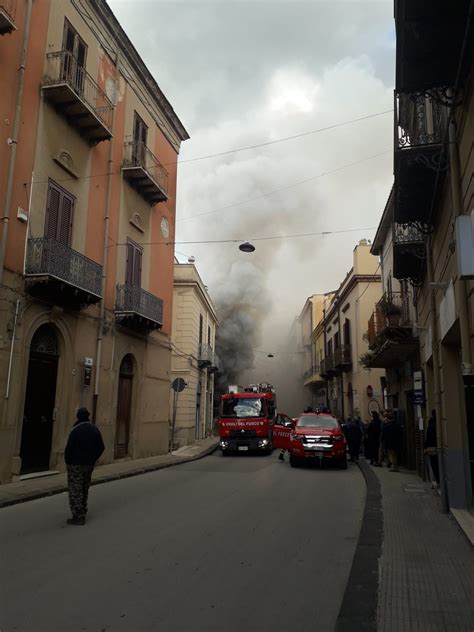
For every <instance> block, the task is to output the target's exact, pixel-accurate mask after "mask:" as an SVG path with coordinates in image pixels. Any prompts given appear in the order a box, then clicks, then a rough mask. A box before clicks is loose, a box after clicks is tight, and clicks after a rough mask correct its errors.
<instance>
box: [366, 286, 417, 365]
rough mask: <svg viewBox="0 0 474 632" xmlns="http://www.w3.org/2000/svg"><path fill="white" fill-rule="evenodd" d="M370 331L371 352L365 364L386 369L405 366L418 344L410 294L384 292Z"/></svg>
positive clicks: (372, 318) (370, 322)
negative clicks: (414, 333) (412, 317)
mask: <svg viewBox="0 0 474 632" xmlns="http://www.w3.org/2000/svg"><path fill="white" fill-rule="evenodd" d="M367 334H368V342H369V350H370V351H369V354H368V356H369V358H367V360H368V361H366V362H365V365H366V366H369V367H371V368H383V369H387V368H393V367H399V366H403V364H404V363H405V362H406V361H407V359H408V358H409V357H410V356H411V355H412V354H413V353H414V352H415V351H416V350H417V348H418V345H419V343H418V338H416V337H415V336H414V335H413V323H412V321H411V317H410V295H409V294H407V293H402V292H390V293H386V294H384V295H383V297H382V298H381V299H380V301H379V302H378V303H377V304H376V306H375V310H374V313H373V314H372V316H371V318H370V320H369V323H368V332H367Z"/></svg>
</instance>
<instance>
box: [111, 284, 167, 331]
mask: <svg viewBox="0 0 474 632" xmlns="http://www.w3.org/2000/svg"><path fill="white" fill-rule="evenodd" d="M115 312H116V313H119V314H129V315H133V314H136V315H137V316H141V317H143V318H146V319H147V320H150V321H153V322H154V323H157V324H158V325H162V324H163V300H162V299H161V298H158V297H157V296H154V295H153V294H151V293H150V292H147V291H146V290H143V289H142V288H141V287H139V286H136V285H129V284H128V283H125V284H123V285H122V284H118V285H117V293H116V297H115Z"/></svg>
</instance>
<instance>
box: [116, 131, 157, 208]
mask: <svg viewBox="0 0 474 632" xmlns="http://www.w3.org/2000/svg"><path fill="white" fill-rule="evenodd" d="M122 173H123V177H124V178H125V180H127V181H128V182H129V183H130V184H131V185H132V186H133V188H134V189H135V190H136V191H138V193H139V194H140V195H141V196H142V197H144V198H145V200H147V202H149V203H150V204H151V205H154V204H157V203H158V202H165V201H166V200H167V199H168V172H167V171H166V169H165V168H164V167H163V166H162V165H161V163H160V161H159V160H158V158H156V156H154V155H153V154H152V152H151V151H150V150H149V149H148V147H147V146H146V145H145V143H143V142H142V141H132V142H129V143H125V157H124V160H123V164H122Z"/></svg>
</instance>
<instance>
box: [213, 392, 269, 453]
mask: <svg viewBox="0 0 474 632" xmlns="http://www.w3.org/2000/svg"><path fill="white" fill-rule="evenodd" d="M275 416H276V395H275V390H274V388H273V386H272V385H271V384H267V383H261V384H249V385H248V386H245V387H243V386H238V385H231V386H229V388H228V393H225V394H224V395H222V398H221V408H220V415H219V437H220V447H221V450H222V454H223V456H226V455H228V454H232V453H237V452H263V453H266V454H271V452H272V450H273V424H274V422H275Z"/></svg>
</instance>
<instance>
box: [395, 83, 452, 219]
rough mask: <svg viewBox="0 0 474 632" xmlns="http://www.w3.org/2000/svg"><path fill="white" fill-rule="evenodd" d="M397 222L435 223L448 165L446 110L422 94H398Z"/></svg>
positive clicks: (396, 109) (396, 143)
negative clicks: (435, 214) (435, 200)
mask: <svg viewBox="0 0 474 632" xmlns="http://www.w3.org/2000/svg"><path fill="white" fill-rule="evenodd" d="M394 110H395V115H394V126H395V128H394V134H395V158H394V173H395V185H394V221H395V222H397V223H399V224H407V223H416V222H419V223H421V224H427V223H432V222H433V218H434V215H433V212H434V210H435V209H434V207H433V208H432V204H433V200H434V199H436V196H437V195H438V194H439V192H440V190H441V185H442V183H443V179H444V174H445V172H446V169H447V166H448V156H447V153H446V150H445V148H444V141H445V138H446V125H447V121H446V109H445V107H444V106H443V105H442V104H441V103H440V102H439V101H435V100H434V99H432V98H431V97H429V96H426V95H425V94H420V93H413V94H400V95H397V94H396V95H395V105H394Z"/></svg>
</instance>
